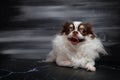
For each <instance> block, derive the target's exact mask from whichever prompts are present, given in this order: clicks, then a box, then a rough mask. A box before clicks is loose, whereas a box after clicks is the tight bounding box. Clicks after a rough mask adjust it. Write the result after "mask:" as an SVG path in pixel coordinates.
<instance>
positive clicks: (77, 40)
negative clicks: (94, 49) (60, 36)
mask: <svg viewBox="0 0 120 80" xmlns="http://www.w3.org/2000/svg"><path fill="white" fill-rule="evenodd" d="M68 40H69V41H71V43H72V44H73V45H76V44H78V43H80V42H83V41H84V40H85V39H79V38H78V37H71V38H68Z"/></svg>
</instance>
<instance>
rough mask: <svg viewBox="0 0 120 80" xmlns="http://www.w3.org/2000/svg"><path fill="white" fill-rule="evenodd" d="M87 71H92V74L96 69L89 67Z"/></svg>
mask: <svg viewBox="0 0 120 80" xmlns="http://www.w3.org/2000/svg"><path fill="white" fill-rule="evenodd" d="M87 71H92V72H93V71H96V68H95V67H94V66H91V67H88V68H87Z"/></svg>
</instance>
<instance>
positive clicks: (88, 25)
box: [84, 23, 95, 38]
mask: <svg viewBox="0 0 120 80" xmlns="http://www.w3.org/2000/svg"><path fill="white" fill-rule="evenodd" d="M84 26H85V28H86V29H87V34H88V36H90V37H91V38H95V34H94V33H93V30H92V27H93V25H92V24H90V23H85V24H84Z"/></svg>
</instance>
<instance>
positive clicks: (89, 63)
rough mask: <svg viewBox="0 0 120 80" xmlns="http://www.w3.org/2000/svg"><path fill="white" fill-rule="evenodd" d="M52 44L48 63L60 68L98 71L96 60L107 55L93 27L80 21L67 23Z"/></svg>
mask: <svg viewBox="0 0 120 80" xmlns="http://www.w3.org/2000/svg"><path fill="white" fill-rule="evenodd" d="M52 44H53V45H52V50H51V52H50V53H49V54H48V55H47V59H46V62H56V64H57V65H58V66H64V67H73V68H75V69H76V68H84V69H86V70H88V71H96V67H95V59H96V58H99V56H100V54H104V55H105V54H107V52H106V51H105V49H104V46H103V44H102V41H101V40H100V39H99V38H97V36H96V35H95V33H93V30H92V25H91V24H90V23H83V22H80V21H74V22H66V23H65V24H64V25H63V28H62V31H61V32H60V34H57V35H56V37H55V38H54V40H53V41H52Z"/></svg>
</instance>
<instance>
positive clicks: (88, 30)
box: [78, 23, 95, 39]
mask: <svg viewBox="0 0 120 80" xmlns="http://www.w3.org/2000/svg"><path fill="white" fill-rule="evenodd" d="M78 31H80V33H81V34H82V35H83V36H86V35H87V36H89V37H91V38H92V39H93V38H94V37H95V35H94V33H93V31H92V25H91V24H90V23H81V24H80V25H79V27H78Z"/></svg>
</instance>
